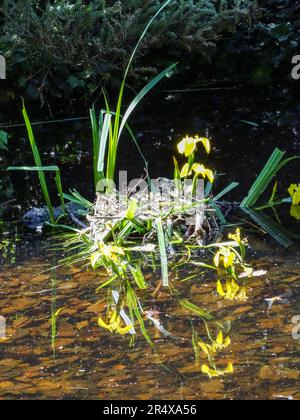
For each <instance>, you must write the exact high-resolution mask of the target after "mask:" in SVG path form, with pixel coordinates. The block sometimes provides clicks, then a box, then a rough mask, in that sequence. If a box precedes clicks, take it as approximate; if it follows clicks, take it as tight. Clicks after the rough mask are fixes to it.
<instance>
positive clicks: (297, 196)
mask: <svg viewBox="0 0 300 420" xmlns="http://www.w3.org/2000/svg"><path fill="white" fill-rule="evenodd" d="M288 192H289V193H290V196H291V197H292V199H293V206H298V204H300V184H298V185H297V184H292V185H291V186H290V188H289V189H288Z"/></svg>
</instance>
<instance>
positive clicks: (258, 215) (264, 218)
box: [242, 208, 293, 248]
mask: <svg viewBox="0 0 300 420" xmlns="http://www.w3.org/2000/svg"><path fill="white" fill-rule="evenodd" d="M242 210H243V211H244V212H245V213H246V214H248V215H249V216H250V217H251V218H252V219H253V220H254V221H255V223H256V224H258V225H259V226H261V227H262V228H263V230H265V231H266V232H267V233H268V234H269V235H271V236H272V237H273V238H274V239H275V240H276V241H277V242H278V243H279V244H280V245H282V246H283V247H284V248H289V247H290V246H292V245H293V241H292V240H291V238H290V237H289V232H288V230H286V229H284V228H283V227H282V226H281V225H280V224H279V223H277V222H275V221H274V220H273V219H272V218H271V217H270V216H268V215H267V214H265V213H264V212H262V211H260V212H258V211H255V210H251V209H248V208H242Z"/></svg>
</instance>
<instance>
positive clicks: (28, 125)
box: [22, 101, 55, 223]
mask: <svg viewBox="0 0 300 420" xmlns="http://www.w3.org/2000/svg"><path fill="white" fill-rule="evenodd" d="M22 114H23V117H24V121H25V124H26V128H27V133H28V138H29V142H30V146H31V150H32V154H33V157H34V160H35V164H36V166H37V167H42V166H43V165H42V160H41V157H40V153H39V151H38V148H37V145H36V141H35V138H34V134H33V130H32V127H31V123H30V119H29V117H28V114H27V111H26V108H25V103H24V101H23V109H22ZM38 175H39V180H40V185H41V188H42V191H43V195H44V199H45V201H46V204H47V207H48V211H49V215H50V220H51V222H52V223H55V218H54V210H53V206H52V203H51V199H50V195H49V190H48V185H47V181H46V177H45V174H44V172H43V171H41V170H39V171H38Z"/></svg>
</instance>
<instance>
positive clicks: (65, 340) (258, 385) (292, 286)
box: [0, 94, 300, 400]
mask: <svg viewBox="0 0 300 420" xmlns="http://www.w3.org/2000/svg"><path fill="white" fill-rule="evenodd" d="M164 99H165V98H164ZM204 99H205V101H204V100H203V98H200V99H198V101H195V100H193V103H190V104H189V107H184V106H183V105H184V103H185V101H186V100H187V99H186V97H185V98H183V97H181V96H180V95H179V96H174V97H173V96H171V98H168V109H169V110H168V114H166V115H162V114H160V113H157V114H156V117H155V118H154V119H151V120H150V118H148V115H152V114H151V113H152V111H153V107H152V105H151V104H148V105H145V107H144V109H143V112H142V115H143V117H142V118H140V120H138V121H137V123H136V127H135V131H136V132H137V134H138V137H139V138H140V139H141V140H143V141H145V144H148V145H149V146H146V147H145V154H146V156H147V159H148V160H149V164H150V168H153V169H152V171H153V176H169V175H170V168H171V163H172V159H171V158H172V153H173V150H174V144H176V141H177V139H178V138H179V137H180V136H182V135H184V134H187V133H191V134H193V133H196V132H198V133H199V134H201V133H204V134H209V135H211V136H212V138H213V139H214V152H215V153H214V156H213V157H211V159H212V160H211V161H209V164H210V166H212V167H215V168H216V169H218V171H219V173H221V174H223V175H222V176H221V177H220V178H219V180H218V181H217V188H221V187H222V186H223V185H226V184H228V183H229V182H230V181H232V180H237V181H240V183H241V186H240V189H239V190H238V191H237V192H236V193H234V194H233V196H232V197H230V199H231V200H235V199H240V198H241V197H243V194H245V193H246V192H247V190H248V188H249V187H250V186H251V183H252V181H253V180H254V179H255V177H256V176H257V174H258V173H259V171H260V169H261V168H262V166H263V165H264V163H265V161H266V160H267V158H268V157H269V155H270V153H271V152H272V150H273V149H274V148H275V147H276V146H279V147H283V146H285V148H286V149H288V152H289V154H295V153H298V154H300V148H299V141H298V140H297V136H298V130H299V124H298V121H297V120H294V119H293V117H292V116H293V112H292V113H290V112H287V111H285V112H282V113H280V112H279V111H278V104H276V105H275V104H273V103H271V102H270V101H268V100H261V102H262V103H260V109H257V110H256V112H254V109H255V103H257V102H255V100H253V103H250V105H249V106H245V105H243V104H242V103H239V106H238V107H237V102H238V101H236V100H233V98H231V96H230V95H229V94H224V95H223V96H222V95H221V96H218V111H214V112H213V107H214V105H215V102H214V101H216V98H215V99H213V98H208V97H206V98H204ZM169 105H170V106H169ZM293 111H295V109H293ZM278 112H279V113H278ZM286 115H288V117H286ZM168 116H170V118H169V117H168ZM245 120H246V121H248V123H245V122H241V121H245ZM266 120H268V122H269V123H268V124H267V123H266ZM224 121H225V122H224ZM249 121H252V122H258V126H256V125H253V124H252V125H251V124H249ZM149 127H150V128H149ZM158 127H160V129H158ZM36 131H37V138H38V139H40V145H42V146H44V149H43V150H45V152H44V154H43V156H44V161H45V164H53V163H55V164H58V165H59V166H61V167H62V172H63V182H64V188H65V190H67V189H68V188H70V187H76V188H77V189H78V190H79V191H80V192H82V193H86V194H87V195H88V197H89V198H92V197H93V193H92V171H91V167H90V163H89V162H90V155H89V151H88V148H89V146H88V143H87V142H89V141H90V140H89V138H90V137H89V130H88V128H87V126H85V125H82V124H79V123H78V124H77V125H76V124H75V125H72V126H71V127H70V124H62V125H59V126H57V125H56V126H55V127H52V126H48V127H47V128H44V127H43V126H40V127H37V130H36ZM58 132H59V134H58ZM11 134H12V136H13V137H12V140H11V141H12V144H13V145H14V147H15V150H16V152H17V153H16V154H15V155H14V156H9V157H8V158H7V159H8V160H9V164H12V162H11V160H14V162H13V164H22V165H23V164H30V162H32V161H31V160H30V159H31V158H30V154H28V144H27V143H26V141H24V140H22V138H23V137H25V134H24V129H17V130H12V131H11ZM150 145H151V146H150ZM42 146H41V147H42ZM134 153H135V152H134V148H133V146H132V145H130V144H129V143H128V142H127V143H126V142H124V144H123V145H122V146H121V156H122V160H121V162H119V166H120V169H126V168H129V171H130V175H131V176H138V177H139V176H140V174H141V173H142V171H143V164H142V163H137V162H138V161H137V156H136V154H134ZM10 159H11V160H10ZM167 162H170V165H169V164H168V163H167ZM5 164H6V163H5V162H2V163H1V166H2V167H4V166H5ZM294 168H296V167H294V166H292V168H291V170H290V171H289V172H288V173H285V175H284V180H285V182H287V183H288V182H289V181H291V182H299V180H296V179H295V174H297V172H296V169H294ZM151 175H152V173H151ZM6 185H10V189H9V191H8V192H7V197H5V200H14V201H13V202H12V204H11V205H9V206H8V208H6V209H4V212H3V222H1V225H0V232H1V238H0V239H1V242H0V243H1V258H0V260H1V266H0V315H1V316H2V317H5V319H6V339H3V340H1V339H0V399H4V398H11V399H15V398H62V399H63V398H65V399H68V398H81V399H88V398H89V399H90V398H92V399H97V398H101V399H183V400H184V399H202V398H204V399H297V400H299V399H300V385H299V384H300V381H299V375H300V347H299V346H300V340H296V339H295V337H294V338H293V335H292V332H293V330H294V329H295V325H293V323H292V320H293V318H294V317H295V316H297V315H300V303H299V302H300V300H299V287H300V282H299V280H300V276H299V269H300V248H299V244H298V243H297V242H295V243H294V245H293V246H291V247H290V248H289V249H284V248H282V247H281V246H280V245H277V244H276V242H275V241H273V239H271V238H269V237H268V236H266V235H262V233H261V231H259V230H257V229H256V228H254V227H253V225H251V224H249V223H247V224H246V225H245V229H246V233H248V235H249V242H250V244H251V250H250V252H249V257H248V262H249V263H250V264H251V265H252V266H253V268H254V269H255V270H259V271H265V272H266V274H265V275H263V276H262V277H258V278H255V279H253V280H252V281H251V285H250V289H249V291H248V296H249V299H248V301H247V302H245V303H241V302H227V301H224V300H223V299H220V298H218V297H217V295H216V282H215V279H214V278H213V277H212V276H210V275H208V276H203V275H202V274H199V275H198V276H196V277H195V278H193V279H192V280H190V281H189V282H185V283H182V284H181V285H180V287H179V289H180V295H181V297H182V298H185V299H188V300H190V301H191V302H193V303H194V304H197V305H198V306H201V307H203V308H205V309H206V310H208V311H209V312H210V313H211V314H212V315H214V316H215V317H216V319H217V320H220V321H222V322H225V321H228V322H230V323H231V332H230V337H231V340H232V345H231V347H230V351H229V353H228V354H227V356H226V357H227V358H226V361H227V362H228V361H232V362H233V364H234V367H235V373H234V375H230V376H225V377H222V378H217V379H212V380H209V379H207V378H206V377H205V376H204V375H203V374H202V373H201V372H200V368H199V367H197V366H196V364H195V355H194V351H193V347H192V331H191V324H193V326H194V329H195V330H197V332H198V333H199V334H200V336H201V335H202V334H204V330H203V324H202V323H201V321H200V320H199V319H197V318H196V317H195V318H193V317H191V316H190V315H189V314H187V313H186V312H185V311H184V310H183V309H182V308H181V307H180V305H179V303H178V301H177V300H176V299H174V298H173V297H171V296H170V295H169V294H168V293H167V292H165V291H161V292H160V295H159V299H154V298H153V296H152V293H153V290H154V289H155V288H156V286H157V283H158V281H159V278H160V274H159V272H158V273H157V275H154V276H151V277H149V278H148V282H149V285H150V288H149V290H148V291H146V292H143V293H142V294H140V295H139V296H140V298H141V299H142V301H143V305H144V308H145V309H146V310H150V311H154V312H155V316H156V317H157V319H159V320H160V322H161V323H162V325H163V326H164V327H165V328H166V329H167V330H168V331H169V332H171V333H172V334H174V335H176V336H178V337H181V338H182V339H181V340H172V339H170V338H167V337H165V336H163V335H162V334H161V333H160V332H159V331H158V330H157V329H156V328H155V327H154V326H153V324H152V323H151V322H150V321H146V326H147V328H148V331H149V333H150V335H151V337H153V339H154V342H155V345H156V352H154V351H152V350H151V348H150V347H149V345H148V344H147V343H146V342H145V340H144V339H143V337H142V336H140V337H139V338H138V340H137V343H136V345H135V347H133V348H130V347H129V343H128V338H122V337H119V336H115V335H110V334H109V333H108V332H105V331H104V330H102V329H99V327H98V326H97V319H98V317H99V315H100V316H102V317H103V316H104V314H105V309H106V292H103V293H101V294H97V293H96V292H95V290H96V288H97V286H98V285H99V282H100V280H101V281H103V278H104V277H105V274H103V273H101V272H93V271H91V270H86V269H82V268H80V267H72V268H57V269H55V270H50V268H51V267H54V266H56V265H57V262H58V261H59V260H60V259H61V257H62V254H61V252H60V251H54V250H53V249H52V248H51V246H53V244H54V242H55V241H54V239H52V238H51V237H43V236H42V235H38V234H33V233H30V232H28V231H26V230H24V229H23V228H22V227H20V225H19V224H18V222H12V220H18V219H19V217H20V215H21V214H23V213H24V211H25V210H26V209H28V208H29V207H30V206H32V205H34V204H39V203H40V199H41V197H40V193H38V188H36V187H37V184H36V183H35V181H34V177H33V176H31V175H29V176H27V175H23V174H12V175H10V178H9V179H8V180H7V184H6ZM288 185H289V184H288ZM1 201H4V200H1ZM284 212H285V215H284V220H287V225H289V227H290V229H291V230H292V231H293V232H299V223H296V222H293V221H292V220H291V218H289V215H288V208H286V209H284ZM240 219H245V216H243V215H241V216H240V218H238V219H235V220H234V221H235V222H237V221H238V220H240ZM248 222H249V221H248ZM188 274H189V275H191V274H197V272H195V273H193V272H189V273H188ZM278 296H286V298H284V299H278V300H276V299H275V300H274V304H273V306H272V307H271V308H270V310H268V301H267V300H266V299H272V298H276V297H278ZM59 309H61V311H60V313H59V315H58V316H57V319H56V316H55V314H56V313H57V311H58V310H59ZM221 363H223V361H221Z"/></svg>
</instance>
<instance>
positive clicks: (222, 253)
mask: <svg viewBox="0 0 300 420" xmlns="http://www.w3.org/2000/svg"><path fill="white" fill-rule="evenodd" d="M235 258H236V254H235V253H234V252H233V251H231V249H230V248H226V247H223V248H221V249H220V250H219V251H218V252H217V254H216V255H215V257H214V264H215V266H216V267H217V268H219V267H220V264H221V262H223V265H224V268H229V267H232V266H233V264H234V262H235Z"/></svg>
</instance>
